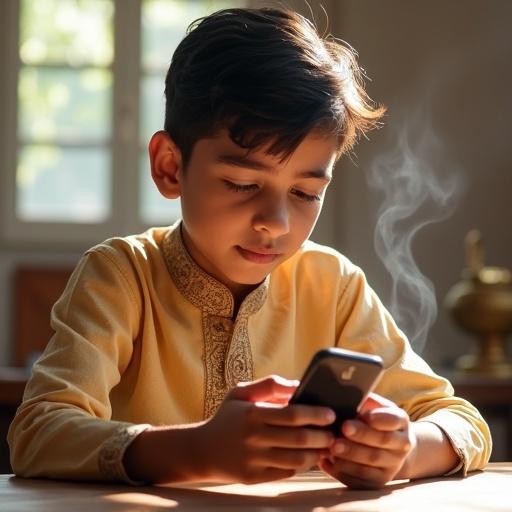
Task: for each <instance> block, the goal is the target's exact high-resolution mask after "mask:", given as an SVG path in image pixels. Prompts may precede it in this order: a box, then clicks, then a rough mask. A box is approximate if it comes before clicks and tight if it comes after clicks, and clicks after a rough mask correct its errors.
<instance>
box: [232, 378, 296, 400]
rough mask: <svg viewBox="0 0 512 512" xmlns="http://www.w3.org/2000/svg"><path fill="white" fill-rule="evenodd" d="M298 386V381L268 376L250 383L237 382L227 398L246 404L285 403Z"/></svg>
mask: <svg viewBox="0 0 512 512" xmlns="http://www.w3.org/2000/svg"><path fill="white" fill-rule="evenodd" d="M298 385H299V381H296V380H288V379H285V378H283V377H279V376H278V375H269V376H268V377H263V378H262V379H259V380H255V381H252V382H239V383H238V384H237V386H236V387H235V388H233V389H232V390H231V392H230V393H229V398H230V399H232V400H245V401H248V402H273V403H286V402H288V400H289V399H290V397H291V396H292V394H293V392H294V391H295V389H296V388H297V386H298Z"/></svg>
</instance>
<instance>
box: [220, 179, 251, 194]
mask: <svg viewBox="0 0 512 512" xmlns="http://www.w3.org/2000/svg"><path fill="white" fill-rule="evenodd" d="M224 185H226V187H227V188H229V190H234V191H235V192H251V191H253V190H256V189H257V188H258V185H256V184H255V183H250V184H248V185H240V183H233V182H232V181H228V180H224Z"/></svg>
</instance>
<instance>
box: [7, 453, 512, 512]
mask: <svg viewBox="0 0 512 512" xmlns="http://www.w3.org/2000/svg"><path fill="white" fill-rule="evenodd" d="M205 509H208V510H213V511H215V510H231V511H238V510H241V511H244V512H245V511H247V512H251V511H261V512H263V511H265V512H275V511H280V510H289V511H301V512H305V511H311V512H327V511H331V512H334V511H338V512H348V511H351V512H363V511H364V512H374V511H375V512H377V511H378V512H406V511H407V512H411V511H413V512H433V511H435V512H459V511H461V512H481V511H485V512H494V511H503V512H505V511H507V512H510V511H511V510H512V463H508V462H507V463H494V464H489V466H488V468H487V469H486V470H485V471H483V472H475V473H471V474H469V475H468V476H467V477H466V478H458V477H444V478H435V479H424V480H417V481H415V482H406V481H399V482H392V483H390V484H388V485H387V486H386V487H384V488H383V489H380V490H376V491H358V490H349V489H347V488H346V487H344V486H343V485H341V484H340V483H339V482H337V481H335V480H332V479H330V478H329V477H327V476H325V475H324V474H323V473H320V472H314V471H312V472H309V473H304V474H301V475H298V476H295V477H293V478H289V479H287V480H280V481H278V482H271V483H265V484H258V485H252V486H247V485H242V484H235V485H211V484H209V485H201V484H198V485H177V486H152V487H129V486H121V485H109V484H97V483H75V482H61V481H56V480H36V479H23V478H16V477H14V476H12V475H0V510H2V511H6V512H7V511H8V512H29V511H30V512H32V511H34V510H37V511H38V512H46V511H47V512H61V511H73V512H82V511H84V512H85V511H93V512H114V511H115V512H128V511H129V512H136V511H140V512H142V511H144V512H149V511H164V510H177V511H178V512H179V511H197V510H205Z"/></svg>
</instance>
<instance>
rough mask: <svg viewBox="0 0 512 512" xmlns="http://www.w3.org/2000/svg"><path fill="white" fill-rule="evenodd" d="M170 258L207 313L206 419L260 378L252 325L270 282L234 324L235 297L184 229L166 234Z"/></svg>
mask: <svg viewBox="0 0 512 512" xmlns="http://www.w3.org/2000/svg"><path fill="white" fill-rule="evenodd" d="M164 257H165V260H166V264H167V268H168V270H169V273H170V274H171V277H172V279H173V281H174V283H175V284H176V286H177V287H178V289H179V290H180V292H181V293H182V294H183V295H184V296H185V298H186V299H187V300H189V301H190V302H191V303H192V304H193V305H194V306H196V307H197V308H198V309H200V310H201V312H202V324H203V340H204V352H203V365H204V374H205V380H204V418H205V419H206V418H209V417H211V416H212V415H213V414H214V413H215V412H216V411H217V409H218V407H219V405H220V404H221V403H222V401H223V400H224V398H225V396H226V393H227V392H228V391H229V390H230V389H231V388H233V387H234V386H236V385H237V384H238V383H239V382H243V381H249V380H253V379H254V367H253V360H252V352H251V343H250V340H249V331H248V321H249V316H250V315H252V314H254V313H255V312H257V311H258V310H259V309H260V308H261V306H262V305H263V303H264V302H265V299H266V297H267V290H268V278H267V279H265V281H263V283H262V284H261V285H260V286H258V287H257V288H256V289H254V290H253V291H252V292H251V293H250V294H249V295H248V296H247V297H246V298H245V300H244V301H243V303H242V304H241V306H240V311H239V312H238V315H237V318H236V322H235V323H234V322H233V321H232V320H231V318H232V316H233V309H234V300H233V295H232V294H231V292H230V291H229V290H228V288H226V286H224V285H223V284H222V283H220V282H219V281H217V280H216V279H215V278H213V277H212V276H210V275H208V274H207V273H206V272H204V271H203V270H202V269H201V268H200V267H199V266H198V265H197V264H196V263H195V262H194V260H193V259H192V258H191V256H190V255H189V254H188V252H187V250H186V248H185V246H184V244H183V240H182V236H181V228H180V226H177V227H176V228H175V229H173V230H170V231H169V233H168V234H167V235H166V237H165V240H164Z"/></svg>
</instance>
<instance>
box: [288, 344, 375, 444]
mask: <svg viewBox="0 0 512 512" xmlns="http://www.w3.org/2000/svg"><path fill="white" fill-rule="evenodd" d="M382 370H383V366H382V359H381V358H380V357H379V356H376V355H369V354H364V353H361V352H353V351H351V350H344V349H341V348H327V349H323V350H320V351H319V352H317V353H316V354H315V355H314V356H313V359H312V360H311V362H310V363H309V366H308V367H307V369H306V371H305V372H304V376H303V377H302V379H301V382H300V384H299V387H298V388H297V389H296V390H295V393H294V394H293V395H292V397H291V399H290V404H306V405H323V406H326V407H330V408H331V409H333V410H334V412H335V413H336V420H335V421H334V423H332V424H331V425H329V426H328V427H326V428H329V429H330V430H331V431H332V432H333V433H334V435H335V436H337V437H339V436H340V435H341V430H340V428H341V424H342V423H343V422H344V421H345V420H348V419H351V418H355V417H356V416H357V413H358V411H359V408H360V407H361V405H362V403H363V401H364V400H365V398H366V397H367V396H368V393H370V391H372V389H374V388H375V386H376V384H377V382H378V380H379V378H380V376H381V374H382Z"/></svg>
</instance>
